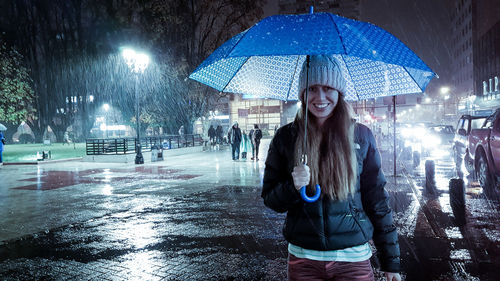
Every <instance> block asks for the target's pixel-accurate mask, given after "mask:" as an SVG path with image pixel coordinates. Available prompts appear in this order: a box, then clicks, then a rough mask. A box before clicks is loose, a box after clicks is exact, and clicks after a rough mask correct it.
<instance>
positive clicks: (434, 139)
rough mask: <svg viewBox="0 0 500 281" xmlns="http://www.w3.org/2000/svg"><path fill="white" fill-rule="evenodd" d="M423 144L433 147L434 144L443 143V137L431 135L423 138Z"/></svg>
mask: <svg viewBox="0 0 500 281" xmlns="http://www.w3.org/2000/svg"><path fill="white" fill-rule="evenodd" d="M422 144H423V145H424V146H425V147H432V146H435V145H440V144H441V138H438V137H436V136H432V135H430V136H427V137H424V138H422Z"/></svg>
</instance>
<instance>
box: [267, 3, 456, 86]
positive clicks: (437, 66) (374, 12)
mask: <svg viewBox="0 0 500 281" xmlns="http://www.w3.org/2000/svg"><path fill="white" fill-rule="evenodd" d="M278 2H279V1H278V0H269V2H268V4H267V5H266V6H265V16H270V15H273V14H277V13H278ZM452 7H453V2H452V0H361V19H360V20H362V21H367V22H370V23H373V24H375V25H378V26H380V27H382V28H384V29H385V30H387V31H389V32H390V33H392V34H393V35H395V36H396V37H397V38H399V39H400V40H401V41H403V42H404V43H405V44H407V45H408V47H409V48H410V49H412V50H413V51H414V52H415V53H416V54H417V55H418V56H419V57H420V58H422V59H423V60H424V62H425V63H427V65H428V66H429V67H430V68H431V69H432V70H434V72H436V73H437V74H438V75H439V79H433V80H432V81H431V82H430V84H429V86H428V87H427V89H426V92H427V93H428V94H429V95H431V96H434V95H435V94H437V91H438V89H439V88H440V87H441V86H446V85H449V84H450V83H451V71H452V66H451V62H452V61H451V46H450V45H449V44H450V42H451V38H452V37H451V31H452V26H451V8H452Z"/></svg>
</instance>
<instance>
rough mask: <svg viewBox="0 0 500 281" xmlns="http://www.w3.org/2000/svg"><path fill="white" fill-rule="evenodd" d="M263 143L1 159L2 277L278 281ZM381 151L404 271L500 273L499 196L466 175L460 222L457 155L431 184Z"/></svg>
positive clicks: (412, 275)
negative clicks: (123, 156) (246, 151)
mask: <svg viewBox="0 0 500 281" xmlns="http://www.w3.org/2000/svg"><path fill="white" fill-rule="evenodd" d="M268 145H269V139H264V140H263V143H262V147H261V156H260V157H259V158H260V159H261V160H260V161H259V162H253V161H250V160H246V161H244V160H239V161H232V160H231V156H230V152H229V151H228V150H220V151H204V152H198V153H190V154H185V155H179V156H172V157H170V158H166V159H165V161H163V162H155V163H150V162H149V163H148V162H146V164H144V165H134V164H109V163H106V164H104V163H84V162H62V163H53V164H43V165H25V166H21V165H8V166H4V167H2V168H1V169H0V177H1V178H2V179H3V181H2V183H1V186H0V191H1V195H0V220H1V223H0V225H1V227H0V278H1V279H2V280H27V279H45V280H47V279H49V280H53V279H55V280H284V279H286V257H287V248H286V241H285V240H284V238H283V236H282V234H281V227H282V223H283V220H284V214H277V213H274V212H273V211H271V210H270V209H267V208H266V207H265V206H264V205H263V202H262V199H261V198H260V183H261V180H262V176H263V171H264V161H265V154H266V153H267V147H268ZM381 155H382V159H383V167H384V172H385V174H386V177H387V180H388V183H387V186H386V188H387V191H388V192H389V194H390V196H391V201H390V203H391V207H392V209H393V211H394V217H395V223H396V225H397V227H398V231H399V243H400V248H401V263H402V276H403V278H404V280H499V279H500V273H499V271H498V269H497V267H498V266H499V265H500V243H499V241H500V223H499V222H500V219H499V218H498V213H499V212H498V211H499V206H500V205H499V201H498V200H496V199H491V198H490V197H489V196H486V195H485V194H484V193H483V192H482V191H481V189H480V188H479V187H478V186H477V184H476V183H475V182H473V181H472V180H469V181H466V182H467V185H466V216H465V219H466V224H465V225H464V226H459V223H457V220H456V219H455V215H454V213H453V210H452V207H451V206H450V199H449V191H448V181H449V179H450V178H452V177H455V176H456V171H455V164H454V162H452V161H449V160H447V159H444V160H436V189H437V192H435V193H432V194H430V193H428V192H427V191H426V188H425V170H424V163H425V160H427V159H425V158H422V161H421V164H420V165H419V166H418V167H417V168H415V169H414V168H413V167H412V164H411V163H410V162H409V161H398V163H397V164H398V165H397V169H398V170H397V173H396V174H397V176H396V177H394V176H393V174H394V172H393V170H392V166H393V163H392V151H390V150H384V151H381ZM450 160H451V159H450ZM376 263H377V261H376V259H375V258H374V257H372V264H374V265H375V264H376ZM375 273H376V278H377V280H382V279H381V276H382V275H381V273H380V272H375Z"/></svg>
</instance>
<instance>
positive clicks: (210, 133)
mask: <svg viewBox="0 0 500 281" xmlns="http://www.w3.org/2000/svg"><path fill="white" fill-rule="evenodd" d="M215 136H216V135H215V128H214V125H210V128H208V138H209V139H210V146H211V147H212V148H213V147H214V146H215Z"/></svg>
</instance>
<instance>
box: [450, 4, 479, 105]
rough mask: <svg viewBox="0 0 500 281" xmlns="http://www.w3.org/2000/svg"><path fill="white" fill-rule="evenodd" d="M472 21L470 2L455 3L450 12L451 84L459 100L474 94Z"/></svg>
mask: <svg viewBox="0 0 500 281" xmlns="http://www.w3.org/2000/svg"><path fill="white" fill-rule="evenodd" d="M472 19H473V17H472V0H459V1H455V3H454V7H453V10H452V11H451V22H452V32H453V41H452V44H451V48H452V58H453V60H452V67H453V72H452V73H453V75H452V83H453V92H454V95H456V96H457V97H460V98H463V97H469V96H471V95H473V94H474V82H473V81H474V80H473V79H474V77H473V65H474V57H473V44H472V43H473V32H472V30H473V29H472V27H473V20H472Z"/></svg>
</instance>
